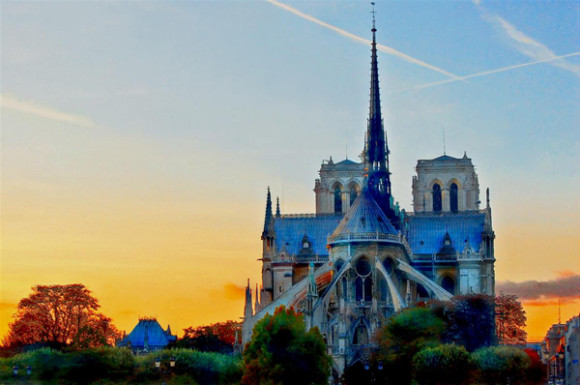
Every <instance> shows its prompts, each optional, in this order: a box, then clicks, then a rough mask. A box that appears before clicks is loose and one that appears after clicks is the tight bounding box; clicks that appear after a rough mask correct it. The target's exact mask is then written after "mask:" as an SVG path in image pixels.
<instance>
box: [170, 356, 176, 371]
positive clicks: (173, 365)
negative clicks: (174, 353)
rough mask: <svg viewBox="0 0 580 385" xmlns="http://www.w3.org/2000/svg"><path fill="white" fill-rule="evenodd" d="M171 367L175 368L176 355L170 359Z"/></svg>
mask: <svg viewBox="0 0 580 385" xmlns="http://www.w3.org/2000/svg"><path fill="white" fill-rule="evenodd" d="M169 367H170V368H171V369H173V368H175V357H171V358H170V359H169Z"/></svg>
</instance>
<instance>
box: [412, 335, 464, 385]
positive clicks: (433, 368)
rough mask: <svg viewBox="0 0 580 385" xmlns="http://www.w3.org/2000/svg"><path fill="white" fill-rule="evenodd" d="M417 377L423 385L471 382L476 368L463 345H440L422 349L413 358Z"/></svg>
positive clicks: (457, 384)
mask: <svg viewBox="0 0 580 385" xmlns="http://www.w3.org/2000/svg"><path fill="white" fill-rule="evenodd" d="M413 368H414V373H415V379H416V380H417V381H418V383H420V384H423V385H461V384H471V383H472V382H471V375H472V372H473V369H474V365H473V360H472V359H471V355H470V354H469V352H468V351H467V350H465V348H464V347H463V346H458V345H451V344H446V345H438V346H434V347H427V348H424V349H422V350H420V351H419V352H418V353H417V354H415V356H414V358H413Z"/></svg>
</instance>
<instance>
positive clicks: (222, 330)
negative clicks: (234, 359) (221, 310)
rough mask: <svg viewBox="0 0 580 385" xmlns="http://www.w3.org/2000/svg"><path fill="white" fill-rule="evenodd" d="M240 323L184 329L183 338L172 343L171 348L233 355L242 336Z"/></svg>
mask: <svg viewBox="0 0 580 385" xmlns="http://www.w3.org/2000/svg"><path fill="white" fill-rule="evenodd" d="M239 329H240V323H239V322H235V321H226V322H217V323H214V324H211V325H204V326H198V327H195V328H194V327H188V328H186V329H183V331H184V335H183V338H180V339H179V340H177V341H175V342H174V343H172V345H171V347H176V348H190V349H196V350H199V351H203V352H219V353H231V352H232V351H233V348H234V343H235V342H236V335H237V336H238V340H239V338H240V334H239V333H238V331H239Z"/></svg>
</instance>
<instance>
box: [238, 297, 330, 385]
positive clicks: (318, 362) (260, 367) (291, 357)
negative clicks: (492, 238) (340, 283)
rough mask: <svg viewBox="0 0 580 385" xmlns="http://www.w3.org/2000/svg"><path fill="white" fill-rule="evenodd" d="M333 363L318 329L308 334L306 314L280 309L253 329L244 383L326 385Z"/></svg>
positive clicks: (246, 358)
mask: <svg viewBox="0 0 580 385" xmlns="http://www.w3.org/2000/svg"><path fill="white" fill-rule="evenodd" d="M331 362H332V359H331V357H330V356H329V355H328V353H327V351H326V344H325V343H324V339H323V337H322V335H321V334H320V331H319V330H318V328H316V327H315V328H312V329H310V330H308V331H306V326H305V324H304V316H303V315H301V314H298V313H296V312H295V311H294V310H293V309H292V308H290V309H286V308H285V307H284V306H280V307H279V308H277V309H276V311H275V312H274V315H270V314H267V315H266V316H265V317H264V318H262V319H261V320H260V321H258V323H256V326H254V330H253V334H252V340H251V341H250V342H249V343H248V344H247V345H246V348H245V350H244V376H243V378H242V384H244V385H262V384H264V385H266V384H268V385H324V384H327V383H328V377H329V375H330V367H331Z"/></svg>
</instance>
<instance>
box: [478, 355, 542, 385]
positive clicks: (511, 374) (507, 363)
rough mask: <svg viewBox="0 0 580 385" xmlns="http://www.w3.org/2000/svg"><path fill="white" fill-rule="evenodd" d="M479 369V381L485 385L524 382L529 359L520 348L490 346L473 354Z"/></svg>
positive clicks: (513, 384)
mask: <svg viewBox="0 0 580 385" xmlns="http://www.w3.org/2000/svg"><path fill="white" fill-rule="evenodd" d="M473 358H474V361H475V364H476V366H477V367H478V369H479V377H480V382H482V383H483V384H486V385H495V384H506V383H509V384H512V385H515V384H526V383H527V380H526V372H527V370H528V369H529V367H530V363H531V360H530V358H529V357H528V355H527V354H526V353H525V352H523V351H521V350H520V349H517V348H514V347H510V346H491V347H487V348H483V349H479V350H477V351H476V352H475V353H474V354H473Z"/></svg>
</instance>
